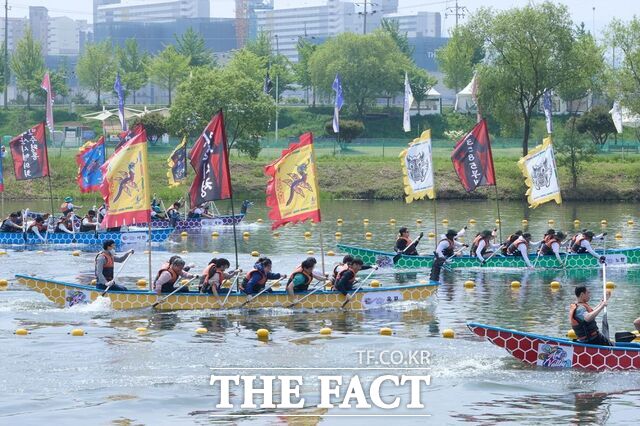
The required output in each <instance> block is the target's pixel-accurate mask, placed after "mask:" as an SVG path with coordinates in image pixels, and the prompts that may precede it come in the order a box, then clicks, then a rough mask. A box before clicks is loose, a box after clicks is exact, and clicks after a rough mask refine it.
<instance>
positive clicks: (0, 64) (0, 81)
mask: <svg viewBox="0 0 640 426" xmlns="http://www.w3.org/2000/svg"><path fill="white" fill-rule="evenodd" d="M8 62H9V63H8V64H7V65H8V66H7V68H6V70H7V73H8V74H10V72H9V66H11V56H9V61H8ZM4 72H5V66H4V43H0V93H4V82H5V75H4ZM9 78H10V75H8V76H7V81H8V80H9Z"/></svg>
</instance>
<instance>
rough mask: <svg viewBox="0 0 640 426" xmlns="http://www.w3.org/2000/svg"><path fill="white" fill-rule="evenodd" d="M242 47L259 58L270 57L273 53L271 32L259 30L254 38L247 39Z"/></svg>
mask: <svg viewBox="0 0 640 426" xmlns="http://www.w3.org/2000/svg"><path fill="white" fill-rule="evenodd" d="M244 49H247V50H248V51H249V52H251V53H253V54H254V55H256V56H259V57H261V58H270V57H271V56H272V55H273V47H272V44H271V33H270V32H267V31H260V32H259V33H258V35H257V36H256V38H255V39H254V40H250V41H248V42H247V43H246V44H245V46H244Z"/></svg>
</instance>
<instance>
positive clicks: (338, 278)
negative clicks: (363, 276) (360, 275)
mask: <svg viewBox="0 0 640 426" xmlns="http://www.w3.org/2000/svg"><path fill="white" fill-rule="evenodd" d="M347 271H351V272H353V277H352V278H351V279H350V280H349V284H353V283H354V282H355V280H356V271H354V270H353V269H352V268H351V267H349V268H347V269H344V270H342V271H340V272H339V273H338V276H337V278H336V284H338V283H339V282H340V280H341V279H342V276H343V275H344V273H345V272H347Z"/></svg>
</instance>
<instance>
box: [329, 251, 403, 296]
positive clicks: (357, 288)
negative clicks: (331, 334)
mask: <svg viewBox="0 0 640 426" xmlns="http://www.w3.org/2000/svg"><path fill="white" fill-rule="evenodd" d="M405 250H406V249H405ZM375 271H376V269H375V268H373V270H372V271H371V272H369V275H367V276H366V277H365V278H364V280H362V281H360V284H358V287H356V289H355V290H353V293H351V295H350V296H348V297H347V300H345V301H344V303H343V304H342V306H341V308H344V307H345V305H346V304H347V303H349V302H350V301H351V299H352V298H353V296H355V295H356V293H357V292H358V290H360V289H361V288H362V285H363V284H364V282H365V281H366V280H368V279H369V277H370V276H371V275H373V273H374V272H375ZM336 284H337V283H336Z"/></svg>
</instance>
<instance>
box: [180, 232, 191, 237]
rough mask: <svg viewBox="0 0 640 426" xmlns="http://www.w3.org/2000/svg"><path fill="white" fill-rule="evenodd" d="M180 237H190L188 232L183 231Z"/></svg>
mask: <svg viewBox="0 0 640 426" xmlns="http://www.w3.org/2000/svg"><path fill="white" fill-rule="evenodd" d="M180 236H181V237H188V236H189V233H188V232H187V231H182V232H181V233H180Z"/></svg>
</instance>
